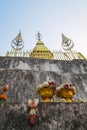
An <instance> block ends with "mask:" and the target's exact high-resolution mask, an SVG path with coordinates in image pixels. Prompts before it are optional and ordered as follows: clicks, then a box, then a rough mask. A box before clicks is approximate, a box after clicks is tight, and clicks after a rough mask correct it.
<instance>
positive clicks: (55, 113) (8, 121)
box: [0, 102, 87, 130]
mask: <svg viewBox="0 0 87 130" xmlns="http://www.w3.org/2000/svg"><path fill="white" fill-rule="evenodd" d="M28 113H29V111H28V110H27V103H8V102H7V103H5V104H2V103H0V130H87V103H39V105H38V108H37V115H38V120H37V122H36V124H35V125H34V126H31V125H30V124H29V120H28Z"/></svg>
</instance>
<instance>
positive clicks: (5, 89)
mask: <svg viewBox="0 0 87 130" xmlns="http://www.w3.org/2000/svg"><path fill="white" fill-rule="evenodd" d="M3 91H4V92H6V91H8V85H7V84H6V85H5V86H4V88H3Z"/></svg>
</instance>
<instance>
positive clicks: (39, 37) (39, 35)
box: [37, 31, 41, 41]
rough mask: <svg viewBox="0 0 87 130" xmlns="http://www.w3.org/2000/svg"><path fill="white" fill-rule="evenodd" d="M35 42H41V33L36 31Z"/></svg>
mask: <svg viewBox="0 0 87 130" xmlns="http://www.w3.org/2000/svg"><path fill="white" fill-rule="evenodd" d="M37 40H38V41H40V40H41V33H40V32H39V31H38V33H37Z"/></svg>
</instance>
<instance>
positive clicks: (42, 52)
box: [30, 31, 53, 59]
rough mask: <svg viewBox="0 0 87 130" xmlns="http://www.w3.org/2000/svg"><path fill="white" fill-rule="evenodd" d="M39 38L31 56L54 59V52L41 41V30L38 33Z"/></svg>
mask: <svg viewBox="0 0 87 130" xmlns="http://www.w3.org/2000/svg"><path fill="white" fill-rule="evenodd" d="M37 39H38V41H37V43H36V46H35V47H34V49H33V51H32V52H31V54H30V57H32V58H41V59H52V58H53V53H52V52H51V51H50V50H49V49H48V48H47V47H46V46H45V45H44V43H43V42H42V41H41V34H40V33H39V31H38V33H37Z"/></svg>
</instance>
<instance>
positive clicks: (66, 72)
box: [0, 57, 87, 102]
mask: <svg viewBox="0 0 87 130" xmlns="http://www.w3.org/2000/svg"><path fill="white" fill-rule="evenodd" d="M48 80H52V81H55V82H56V83H57V85H58V86H59V85H60V84H62V83H65V82H68V83H72V84H74V85H75V87H76V89H77V94H76V95H75V96H74V98H78V99H84V100H87V61H85V60H73V61H58V60H47V59H33V58H20V57H14V58H13V57H9V58H6V57H0V86H3V85H4V84H5V83H7V84H8V85H9V91H8V93H7V95H8V97H9V98H8V101H17V102H26V101H27V100H28V99H29V98H35V97H38V94H37V93H36V91H35V90H36V86H37V85H38V84H40V83H43V82H45V81H48Z"/></svg>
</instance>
